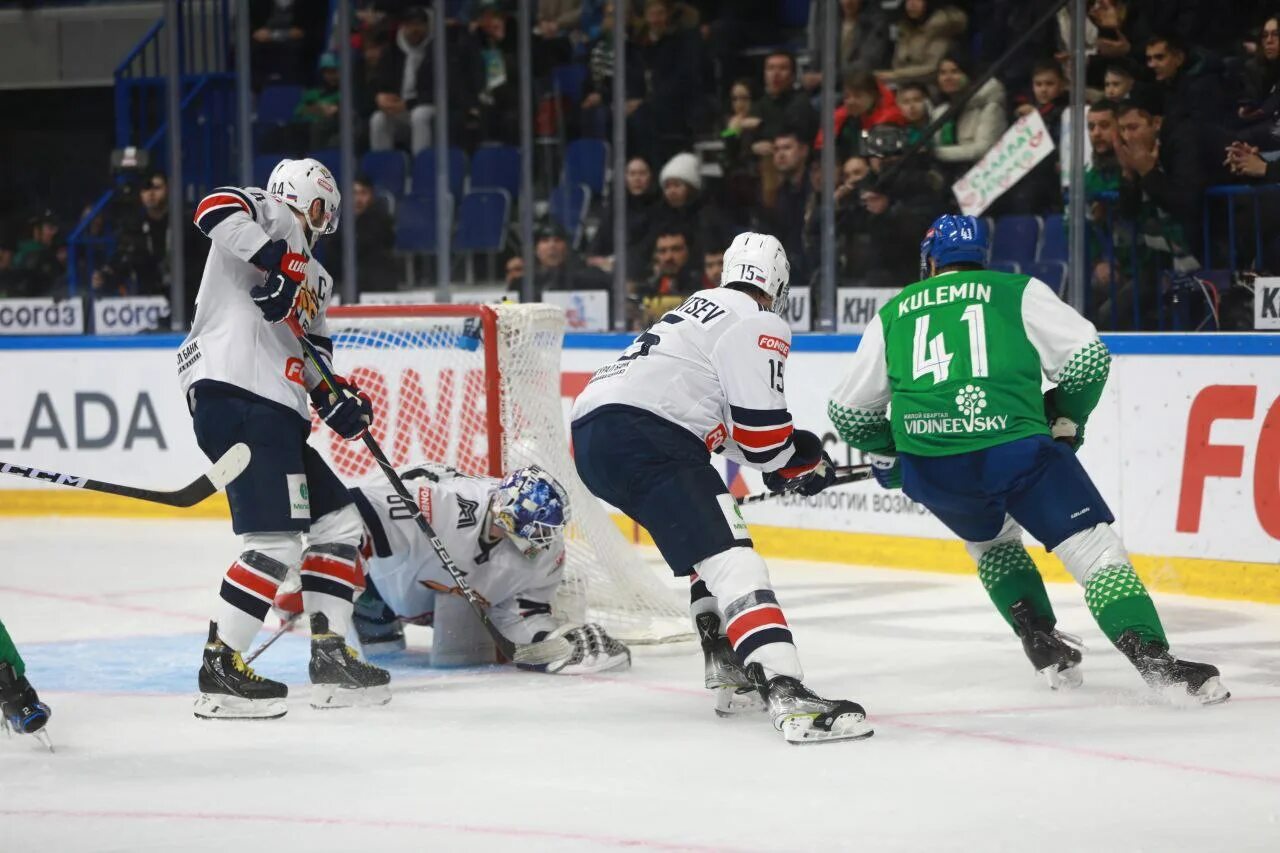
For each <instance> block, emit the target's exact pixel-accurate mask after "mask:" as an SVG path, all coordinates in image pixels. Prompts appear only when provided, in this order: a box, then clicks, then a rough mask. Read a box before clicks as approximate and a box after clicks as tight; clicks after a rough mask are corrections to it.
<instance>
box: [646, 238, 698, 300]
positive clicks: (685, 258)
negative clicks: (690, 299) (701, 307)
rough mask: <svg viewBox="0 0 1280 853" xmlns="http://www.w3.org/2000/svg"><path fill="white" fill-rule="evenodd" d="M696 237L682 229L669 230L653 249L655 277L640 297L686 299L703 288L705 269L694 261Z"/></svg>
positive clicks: (651, 278)
mask: <svg viewBox="0 0 1280 853" xmlns="http://www.w3.org/2000/svg"><path fill="white" fill-rule="evenodd" d="M692 242H693V239H692V236H691V235H689V234H687V233H685V232H684V231H682V230H679V229H665V230H664V231H663V232H660V233H659V234H658V236H657V241H656V243H655V244H654V247H653V274H652V275H651V276H650V277H649V280H648V281H646V282H645V283H644V285H643V286H642V287H641V288H639V289H638V291H637V295H638V296H641V297H644V298H647V297H650V296H678V297H685V296H688V295H689V294H691V293H694V292H696V291H698V290H701V289H702V287H703V281H702V270H700V269H699V268H698V265H697V264H696V263H695V262H694V258H695V257H701V256H695V255H694V254H693V253H692V251H691V244H692Z"/></svg>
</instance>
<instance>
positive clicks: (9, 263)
mask: <svg viewBox="0 0 1280 853" xmlns="http://www.w3.org/2000/svg"><path fill="white" fill-rule="evenodd" d="M15 254H16V247H15V246H14V244H13V241H12V240H11V239H10V238H9V237H8V236H0V298H9V299H15V298H18V297H24V296H34V295H36V294H34V293H32V292H31V288H30V276H29V275H28V274H27V271H26V270H22V269H19V268H18V266H17V264H15V263H14V256H15Z"/></svg>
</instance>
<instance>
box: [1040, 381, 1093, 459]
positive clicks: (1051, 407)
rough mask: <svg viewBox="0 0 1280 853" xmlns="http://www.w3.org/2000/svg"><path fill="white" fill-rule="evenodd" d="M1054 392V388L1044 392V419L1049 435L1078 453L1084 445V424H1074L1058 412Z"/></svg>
mask: <svg viewBox="0 0 1280 853" xmlns="http://www.w3.org/2000/svg"><path fill="white" fill-rule="evenodd" d="M1055 391H1057V389H1056V388H1050V389H1049V390H1048V391H1045V392H1044V417H1045V420H1046V421H1047V422H1048V424H1049V435H1050V436H1051V437H1052V438H1053V440H1054V441H1061V442H1062V443H1064V444H1066V445H1067V446H1068V447H1070V448H1071V449H1072V450H1074V451H1076V452H1077V453H1078V452H1079V451H1080V448H1081V447H1082V446H1083V445H1084V424H1080V423H1076V422H1075V421H1073V420H1072V419H1071V418H1068V417H1066V416H1064V415H1063V414H1062V413H1061V412H1059V410H1058V405H1057V401H1056V399H1055V396H1054V392H1055Z"/></svg>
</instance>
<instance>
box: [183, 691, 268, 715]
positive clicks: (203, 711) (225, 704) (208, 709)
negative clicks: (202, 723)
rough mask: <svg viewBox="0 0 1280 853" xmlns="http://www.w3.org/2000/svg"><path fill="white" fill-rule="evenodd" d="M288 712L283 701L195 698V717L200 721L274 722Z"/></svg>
mask: <svg viewBox="0 0 1280 853" xmlns="http://www.w3.org/2000/svg"><path fill="white" fill-rule="evenodd" d="M288 710H289V704H288V703H287V702H285V700H283V699H245V698H244V697H242V696H222V695H218V694H214V693H201V694H200V695H199V696H197V697H196V706H195V715H196V717H198V718H199V719H201V720H276V719H279V718H280V717H283V716H284V715H285V713H286V712H288Z"/></svg>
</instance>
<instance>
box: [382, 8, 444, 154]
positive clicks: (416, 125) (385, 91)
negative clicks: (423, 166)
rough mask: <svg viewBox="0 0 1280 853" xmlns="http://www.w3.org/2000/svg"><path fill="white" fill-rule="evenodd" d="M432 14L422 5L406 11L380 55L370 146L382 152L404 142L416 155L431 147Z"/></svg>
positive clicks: (433, 113)
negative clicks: (405, 141) (393, 37)
mask: <svg viewBox="0 0 1280 853" xmlns="http://www.w3.org/2000/svg"><path fill="white" fill-rule="evenodd" d="M430 22H431V19H430V16H428V15H427V11H426V9H424V8H422V7H421V6H411V7H409V8H408V9H406V10H405V13H404V19H403V20H402V22H401V24H400V30H399V32H397V33H396V37H395V45H394V46H393V47H392V48H390V49H388V50H386V51H384V52H383V55H382V60H381V62H380V64H379V66H378V70H377V72H376V74H375V75H374V89H373V91H374V93H375V94H374V104H375V106H376V109H375V110H374V112H373V115H372V116H371V117H370V119H369V147H370V148H372V149H373V150H375V151H384V150H387V149H390V148H394V147H396V144H397V143H398V142H400V141H402V140H404V139H405V138H407V139H408V141H409V147H410V150H412V151H413V153H414V154H417V153H418V152H419V151H421V150H422V149H424V148H427V147H429V146H430V145H431V131H432V118H433V117H434V116H435V107H433V106H432V104H431V100H432V97H433V92H434V86H435V83H434V80H435V75H434V73H433V71H432V62H431V56H430V52H431V51H430V48H431V39H430V35H431V31H430Z"/></svg>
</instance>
